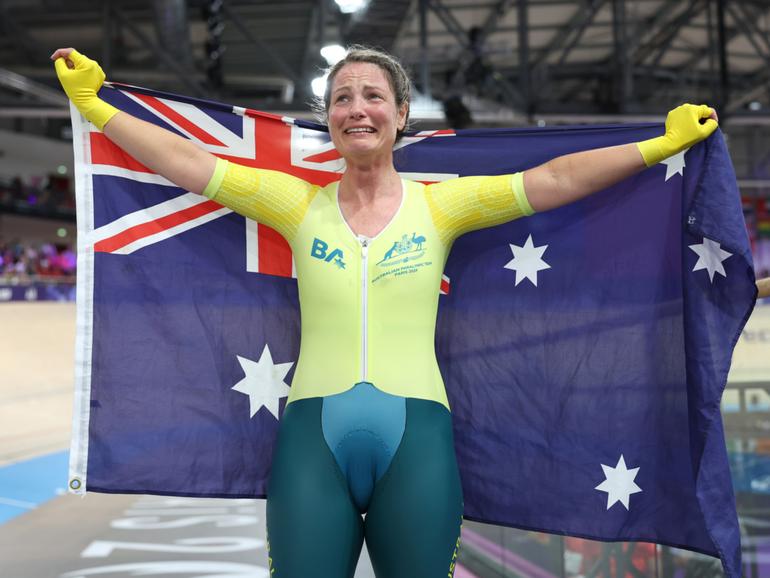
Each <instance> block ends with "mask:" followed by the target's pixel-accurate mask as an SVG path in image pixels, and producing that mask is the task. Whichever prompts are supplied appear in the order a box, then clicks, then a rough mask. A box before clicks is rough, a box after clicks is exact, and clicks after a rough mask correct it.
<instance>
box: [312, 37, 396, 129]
mask: <svg viewBox="0 0 770 578" xmlns="http://www.w3.org/2000/svg"><path fill="white" fill-rule="evenodd" d="M351 62H369V63H371V64H376V65H377V66H379V67H380V68H381V69H382V70H383V71H384V72H385V74H386V76H387V78H388V82H389V83H390V89H391V90H392V91H393V95H394V96H395V97H396V108H397V109H400V108H401V107H402V106H403V105H404V104H406V122H405V124H404V128H403V129H402V130H399V131H398V132H397V133H396V141H398V140H399V139H400V138H401V136H402V135H403V134H404V132H405V131H406V130H407V128H409V100H410V98H411V81H410V80H409V75H408V74H407V73H406V70H404V67H403V66H402V65H401V63H400V62H399V61H398V60H397V59H396V58H395V57H394V56H391V55H390V54H388V53H387V52H385V51H384V50H378V49H376V48H371V47H369V46H363V45H361V44H353V45H352V46H349V47H348V49H347V54H346V55H345V58H343V59H342V60H340V61H339V62H337V63H336V64H335V65H334V66H332V67H331V68H329V70H328V76H327V78H326V90H325V91H324V95H323V97H322V98H316V99H315V101H314V102H313V104H312V106H313V110H314V111H315V112H316V113H317V114H318V115H319V117H320V118H321V119H322V120H323V122H325V123H328V119H329V106H330V99H331V90H332V85H333V84H334V78H335V77H336V76H337V73H338V72H339V71H340V70H342V67H343V66H345V65H346V64H350V63H351Z"/></svg>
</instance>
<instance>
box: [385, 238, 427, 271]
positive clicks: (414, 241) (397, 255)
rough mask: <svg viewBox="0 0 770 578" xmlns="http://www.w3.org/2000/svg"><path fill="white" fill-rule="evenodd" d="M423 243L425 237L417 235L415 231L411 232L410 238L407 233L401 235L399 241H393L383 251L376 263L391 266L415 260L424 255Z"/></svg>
mask: <svg viewBox="0 0 770 578" xmlns="http://www.w3.org/2000/svg"><path fill="white" fill-rule="evenodd" d="M424 245H425V237H422V236H417V233H412V238H411V239H410V238H409V235H402V236H401V240H400V241H395V242H394V243H393V246H392V247H391V248H390V249H388V250H387V251H385V255H384V256H383V258H382V261H380V262H379V263H377V265H379V266H380V267H392V266H394V265H401V264H403V263H408V262H409V261H416V260H417V259H420V258H421V257H422V256H423V255H425V249H424Z"/></svg>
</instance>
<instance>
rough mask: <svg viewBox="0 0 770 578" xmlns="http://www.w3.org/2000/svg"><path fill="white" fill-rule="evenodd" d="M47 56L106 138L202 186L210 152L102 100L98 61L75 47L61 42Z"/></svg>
mask: <svg viewBox="0 0 770 578" xmlns="http://www.w3.org/2000/svg"><path fill="white" fill-rule="evenodd" d="M51 60H53V61H54V63H55V66H56V74H57V75H58V77H59V80H60V82H61V84H62V86H63V87H64V91H65V92H66V93H67V96H68V97H69V98H70V100H72V102H73V103H74V104H75V106H76V107H77V108H78V110H79V111H80V112H81V113H82V114H83V116H85V117H86V118H87V119H88V120H89V121H91V122H92V123H94V124H95V125H96V126H97V127H98V128H99V129H100V130H102V131H103V132H104V134H105V135H107V137H108V138H109V139H110V140H111V141H113V142H114V143H115V144H117V145H118V146H119V147H120V148H122V149H123V150H124V151H126V152H127V153H128V154H130V155H131V156H132V157H134V158H135V159H136V160H138V161H139V162H140V163H142V164H143V165H145V166H146V167H148V168H150V169H152V170H153V171H155V172H156V173H158V174H159V175H162V176H164V177H166V178H167V179H168V180H169V181H171V182H172V183H174V184H176V185H177V186H180V187H182V188H184V189H187V190H188V191H192V192H193V193H198V194H200V193H202V192H203V190H204V189H205V188H206V185H207V184H208V183H209V181H210V180H211V176H212V175H213V174H214V168H215V166H216V157H215V156H214V155H212V154H211V153H209V152H208V151H205V150H203V149H202V148H200V147H198V146H197V145H195V144H194V143H193V142H191V141H189V140H188V139H186V138H183V137H180V136H179V135H176V134H174V133H172V132H170V131H168V130H166V129H163V128H161V127H159V126H155V125H153V124H151V123H148V122H145V121H143V120H141V119H138V118H136V117H134V116H131V115H130V114H128V113H126V112H122V111H119V110H118V109H116V108H115V107H113V106H112V105H110V104H108V103H106V102H104V101H103V100H101V99H100V98H99V97H98V96H97V95H96V93H97V91H98V90H99V88H101V86H102V83H103V82H104V78H105V76H104V72H102V69H101V67H100V66H99V64H98V63H97V62H95V61H94V60H91V59H90V58H88V57H86V56H83V55H82V54H80V53H79V52H78V51H77V50H74V49H73V48H60V49H58V50H57V51H56V52H54V53H53V54H52V55H51Z"/></svg>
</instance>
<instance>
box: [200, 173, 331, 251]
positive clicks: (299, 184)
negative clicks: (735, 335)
mask: <svg viewBox="0 0 770 578" xmlns="http://www.w3.org/2000/svg"><path fill="white" fill-rule="evenodd" d="M318 190H319V187H318V186H316V185H312V184H310V183H308V182H307V181H304V180H302V179H300V178H297V177H294V176H292V175H288V174H286V173H282V172H280V171H271V170H267V169H255V168H252V167H245V166H243V165H239V164H236V163H231V162H229V161H225V160H222V159H219V158H218V159H217V165H216V168H215V169H214V174H213V175H212V176H211V180H210V181H209V183H208V185H206V188H205V189H204V191H203V194H204V195H206V196H207V197H208V198H210V199H212V200H213V201H216V202H217V203H219V204H221V205H224V206H225V207H227V208H229V209H232V210H233V211H235V212H236V213H238V214H240V215H243V216H244V217H248V218H249V219H254V220H255V221H259V222H260V223H264V224H265V225H267V226H269V227H272V228H273V229H275V230H276V231H278V232H279V233H280V234H281V235H283V237H284V238H285V239H286V240H287V241H289V242H291V241H292V240H293V239H294V236H295V235H296V233H297V229H298V227H299V225H300V223H301V222H302V219H304V218H305V213H306V212H307V209H308V207H309V206H310V202H311V201H312V200H313V197H314V196H315V194H316V193H317V192H318Z"/></svg>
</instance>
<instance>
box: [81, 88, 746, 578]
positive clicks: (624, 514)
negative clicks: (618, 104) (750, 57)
mask: <svg viewBox="0 0 770 578" xmlns="http://www.w3.org/2000/svg"><path fill="white" fill-rule="evenodd" d="M100 94H101V96H102V98H104V99H105V100H107V101H108V102H110V103H112V104H113V105H115V106H117V107H118V108H120V109H122V110H125V111H128V112H130V113H131V114H134V115H135V116H138V117H140V118H142V119H144V120H147V121H149V122H151V123H155V124H158V125H160V126H163V127H165V128H167V129H168V130H171V131H173V132H175V133H177V134H179V135H181V136H183V137H184V138H188V139H190V140H192V141H193V142H195V143H197V144H198V145H199V146H201V147H203V148H205V149H206V150H208V151H210V152H212V153H214V154H216V155H218V156H220V157H222V158H226V159H229V160H231V161H234V162H237V163H241V164H244V165H248V166H254V167H261V168H268V169H275V170H280V171H285V172H289V173H292V174H294V175H296V176H298V177H301V178H304V179H306V180H308V181H310V182H313V183H316V184H319V185H324V184H327V183H329V182H331V181H333V180H335V179H338V178H340V175H341V173H342V172H343V171H344V170H345V165H344V161H343V159H341V158H340V156H339V154H338V153H337V152H336V151H335V149H334V147H333V145H332V144H331V142H330V141H329V136H328V133H327V132H326V131H325V129H324V128H323V127H321V126H318V125H315V124H313V123H310V122H303V121H298V120H293V119H289V118H282V117H279V116H275V115H270V114H265V113H261V112H257V111H253V110H248V109H242V108H237V107H232V106H228V105H223V104H219V103H211V102H204V101H200V100H194V99H189V98H184V97H179V96H175V95H170V94H162V93H158V92H154V91H150V90H146V89H142V88H136V87H129V86H125V85H112V86H108V87H104V88H103V89H102V91H101V93H100ZM73 128H74V130H73V133H74V135H75V138H74V145H75V156H76V179H77V201H78V230H79V237H78V245H79V247H78V252H79V253H78V254H79V263H78V333H77V344H76V348H77V358H76V368H77V376H76V384H77V392H76V415H75V421H74V428H73V445H72V452H71V468H70V469H71V471H70V488H71V489H72V490H73V491H76V492H83V491H85V490H91V491H99V492H128V493H157V494H168V495H184V496H220V497H265V496H266V494H267V491H268V488H267V479H268V476H269V471H270V463H271V452H272V447H273V442H274V440H275V436H276V433H277V430H278V423H279V419H280V416H281V414H282V411H283V407H284V406H285V403H286V398H287V396H288V392H289V387H290V383H291V378H292V372H293V369H294V364H295V363H296V360H297V355H298V351H299V338H300V336H299V311H298V304H297V286H296V280H295V279H294V278H293V277H294V267H293V265H292V256H291V251H290V250H289V247H288V245H287V244H286V242H285V241H284V240H283V239H282V238H281V237H280V236H279V235H278V234H277V233H276V232H275V231H272V230H271V229H269V228H267V227H264V226H262V225H259V224H257V223H254V222H252V221H249V220H247V219H244V218H243V217H241V216H239V215H237V214H234V213H232V212H231V211H230V210H228V209H226V208H223V207H221V206H220V205H218V204H217V203H215V202H212V201H210V200H208V199H206V198H204V197H201V196H198V195H194V194H192V193H189V192H186V191H184V190H181V189H179V188H178V187H176V186H174V185H173V184H172V183H170V182H168V181H166V180H165V179H163V178H162V177H160V176H159V175H156V174H153V173H152V172H151V171H149V170H148V169H147V168H146V167H143V166H142V165H140V164H139V163H137V162H136V161H135V160H134V159H132V158H131V157H130V156H128V155H126V154H125V153H123V152H122V151H121V150H120V149H118V148H117V147H116V146H115V145H113V144H112V143H111V142H110V141H109V140H108V139H106V138H105V137H104V136H103V135H102V134H101V133H99V132H97V131H95V130H94V129H93V128H92V127H91V126H90V125H89V124H88V123H86V122H85V121H84V120H83V119H82V118H81V117H80V115H79V114H78V113H77V111H75V110H74V109H73ZM661 131H662V127H661V126H660V125H656V124H646V125H634V126H628V125H623V126H603V127H596V126H591V127H578V128H567V129H565V128H560V127H554V128H548V129H518V130H509V129H496V130H489V129H487V130H463V131H456V132H453V131H427V132H421V133H415V134H412V135H409V136H407V137H405V138H404V139H403V140H402V141H401V142H400V143H399V145H398V149H397V150H396V151H395V152H394V162H395V164H396V169H397V170H398V171H399V172H400V173H401V174H402V175H403V176H405V177H407V178H412V179H415V180H420V181H425V182H434V181H439V180H443V179H447V178H451V177H454V176H466V175H485V174H490V175H492V174H507V173H513V172H516V171H521V170H525V169H527V168H529V167H533V166H536V165H538V164H540V163H543V162H545V161H547V160H549V159H551V158H554V157H556V156H558V155H561V154H565V153H569V152H574V151H578V150H585V149H592V148H598V147H603V146H609V145H615V144H623V143H629V142H636V141H639V140H642V139H645V138H649V137H652V136H655V135H657V134H660V133H661ZM602 168H603V167H601V166H597V167H596V170H597V171H599V170H602ZM445 273H446V275H445V278H444V284H443V285H442V293H448V294H446V295H444V296H443V297H442V298H441V299H440V300H439V317H438V323H437V328H436V353H437V358H438V361H439V365H440V368H441V372H442V375H443V378H444V381H445V383H446V386H447V394H448V397H449V401H450V405H451V408H452V416H453V424H454V434H455V449H456V452H457V456H458V462H459V465H460V471H461V478H462V484H463V495H464V503H465V513H464V515H465V517H466V518H468V519H472V520H477V521H481V522H488V523H494V524H500V525H506V526H514V527H520V528H527V529H533V530H542V531H547V532H554V533H560V534H569V535H577V536H582V537H588V538H595V539H600V540H629V541H646V542H657V543H663V544H670V545H674V546H677V547H684V548H689V549H691V550H695V551H698V552H703V553H706V554H710V555H713V556H719V557H720V558H721V559H722V562H723V564H724V567H725V570H726V572H727V574H728V576H731V577H737V576H739V575H740V572H741V562H740V541H739V530H738V522H737V516H736V512H735V502H734V497H733V491H732V485H731V481H730V472H729V468H728V461H727V454H726V450H725V443H724V434H723V429H722V420H721V416H720V414H719V402H720V398H721V395H722V391H723V388H724V385H725V380H726V376H727V370H728V368H729V365H730V358H731V355H732V348H733V346H734V344H735V341H736V340H737V337H738V335H739V334H740V332H741V330H742V327H743V324H744V323H745V320H746V319H747V317H748V315H749V314H750V312H751V310H752V307H753V303H754V299H755V294H756V289H755V286H754V276H753V270H752V268H751V255H750V252H749V245H748V239H747V235H746V229H745V225H744V222H743V215H742V212H741V206H740V199H739V196H738V193H737V187H736V183H735V175H734V173H733V169H732V165H731V163H730V159H729V156H728V154H727V150H726V148H725V144H724V140H723V138H722V135H721V133H716V134H714V135H713V136H712V137H711V138H709V139H708V140H707V141H704V142H702V143H699V144H697V145H695V146H694V147H692V148H691V149H690V150H689V151H686V152H683V153H681V154H679V155H676V156H675V157H672V158H671V159H668V160H666V161H665V162H664V163H661V164H659V165H656V166H654V167H651V168H650V169H648V170H646V171H644V172H643V173H640V174H638V175H636V176H634V177H632V178H630V179H628V180H626V181H624V182H622V183H619V184H618V185H616V186H613V187H610V188H608V189H606V190H604V191H601V192H599V193H596V194H595V195H592V196H591V197H589V198H586V199H584V200H582V201H580V202H578V203H574V204H572V205H569V206H565V207H561V208H559V209H557V210H554V211H551V212H548V213H544V214H536V215H533V216H532V217H528V218H526V219H519V220H517V221H513V222H511V223H507V224H504V225H500V226H497V227H493V228H490V229H485V230H481V231H475V232H473V233H470V234H467V235H464V236H463V237H461V238H460V239H458V240H457V241H456V242H455V245H454V247H453V249H452V253H451V255H450V257H449V259H448V261H447V263H446V267H445ZM449 277H451V279H452V285H451V291H448V287H449Z"/></svg>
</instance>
